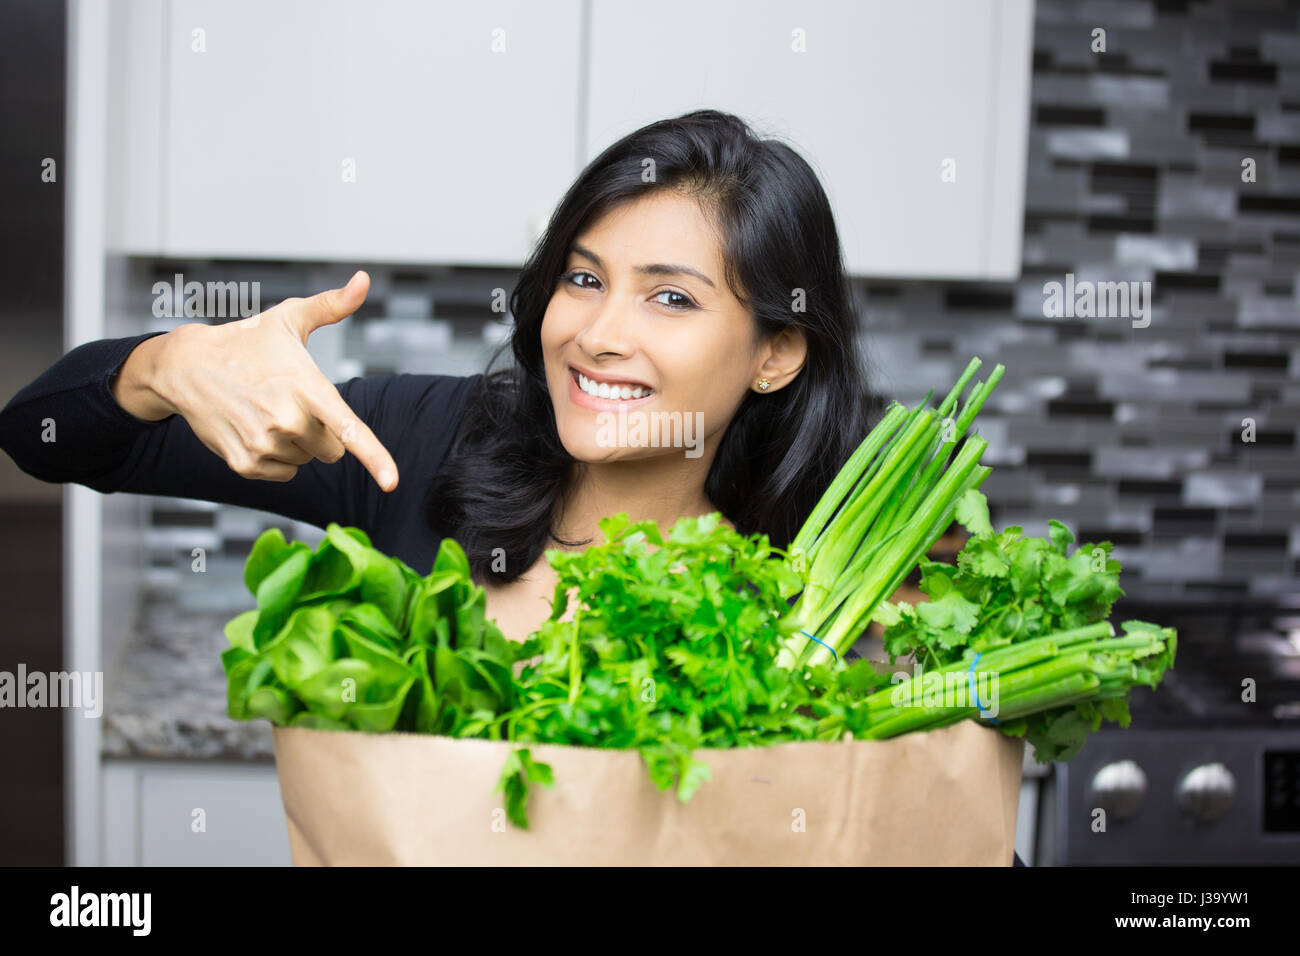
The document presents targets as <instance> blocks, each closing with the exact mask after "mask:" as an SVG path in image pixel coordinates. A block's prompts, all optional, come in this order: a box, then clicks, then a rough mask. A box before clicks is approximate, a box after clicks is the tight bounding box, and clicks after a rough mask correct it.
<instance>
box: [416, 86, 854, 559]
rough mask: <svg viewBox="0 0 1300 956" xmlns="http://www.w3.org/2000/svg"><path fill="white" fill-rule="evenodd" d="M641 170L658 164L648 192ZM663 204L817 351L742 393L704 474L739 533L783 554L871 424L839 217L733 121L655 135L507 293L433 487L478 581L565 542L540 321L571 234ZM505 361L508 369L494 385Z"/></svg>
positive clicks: (541, 247)
mask: <svg viewBox="0 0 1300 956" xmlns="http://www.w3.org/2000/svg"><path fill="white" fill-rule="evenodd" d="M646 159H653V160H654V177H653V178H654V181H653V182H649V183H647V182H645V181H643V168H644V161H645V160H646ZM655 190H676V191H678V192H681V193H684V194H686V195H688V196H694V197H696V198H697V199H699V200H701V201H702V202H704V204H705V208H707V209H708V210H709V211H710V212H711V213H712V214H713V215H714V217H715V221H716V223H717V225H718V226H719V229H720V234H721V235H722V237H723V245H724V248H723V250H722V255H723V261H724V263H725V266H726V271H725V279H726V282H727V285H728V286H729V287H730V289H731V291H732V293H733V294H734V295H735V296H736V297H737V299H738V300H739V301H740V302H741V303H742V304H743V305H744V306H745V307H746V308H747V309H748V310H749V311H750V312H751V314H752V315H753V317H754V321H755V322H756V323H757V326H758V329H759V331H760V333H761V334H765V335H770V334H775V333H777V332H779V331H781V330H782V329H783V328H785V327H787V326H789V325H795V326H798V327H800V328H801V329H802V330H803V332H804V335H805V336H806V338H807V342H808V355H807V359H806V361H805V363H804V367H803V369H802V370H801V371H800V372H799V374H798V375H797V376H796V377H795V379H794V380H793V381H792V382H790V383H789V384H787V385H786V386H785V387H784V388H781V389H779V390H777V391H776V392H773V393H770V394H766V395H763V394H758V393H755V392H753V391H750V392H748V393H747V394H746V396H745V398H744V399H743V400H742V402H741V404H740V408H739V409H738V410H737V412H736V414H735V416H734V418H733V419H732V421H731V422H730V423H729V424H728V426H727V429H726V431H725V433H724V434H723V437H722V440H721V441H720V443H719V446H718V451H717V454H716V456H715V457H714V460H713V462H712V465H711V467H710V469H709V473H708V477H707V478H706V480H705V486H704V491H705V494H706V495H707V497H708V499H709V501H711V502H713V504H714V505H715V506H717V508H718V509H719V510H720V511H721V512H722V513H723V515H724V516H725V517H726V518H727V519H728V520H729V521H731V523H732V524H733V525H735V527H736V530H738V531H740V532H741V533H742V534H752V533H754V532H765V533H766V534H767V535H768V536H769V538H770V539H771V541H772V543H773V544H774V545H776V546H777V547H786V546H787V545H788V544H789V542H790V540H791V539H793V537H794V535H795V534H796V533H797V532H798V530H799V527H800V526H801V525H802V524H803V522H804V520H805V519H806V518H807V516H808V514H809V512H810V511H811V510H812V508H813V505H815V504H816V502H817V499H818V498H819V497H820V496H821V495H822V493H823V492H824V491H825V490H826V487H827V486H828V485H829V484H830V480H831V478H833V477H834V475H835V473H836V472H837V471H838V470H839V468H840V466H841V465H842V464H843V463H844V462H845V460H847V458H848V456H849V454H850V453H851V452H852V451H853V449H854V448H855V447H857V445H858V443H859V442H860V441H861V440H862V438H863V437H864V436H865V435H866V433H867V430H868V429H869V427H870V425H871V423H872V420H873V419H874V417H875V416H876V414H877V413H878V404H879V402H878V399H875V398H874V397H873V396H872V395H871V394H870V392H869V390H868V388H867V383H866V377H865V370H864V367H863V363H862V357H861V354H860V346H859V344H858V339H857V334H856V325H857V323H856V317H855V314H854V311H853V307H852V302H851V297H850V290H849V285H848V281H847V278H846V276H845V274H844V266H843V260H842V257H841V253H840V244H839V236H838V234H837V232H836V229H835V220H834V217H833V215H832V213H831V207H830V202H829V201H828V200H827V198H826V193H825V191H824V190H823V189H822V186H821V184H820V183H819V182H818V180H817V176H816V174H815V173H814V172H813V170H812V169H811V168H810V167H809V165H808V163H807V162H805V161H804V160H803V159H802V158H801V157H800V156H799V155H798V154H797V153H796V152H795V151H794V150H793V149H791V148H790V147H789V146H788V145H786V144H785V143H783V142H780V141H778V140H775V139H761V138H759V137H758V136H756V135H755V133H754V132H753V130H751V129H750V128H749V126H747V125H746V124H745V122H744V121H742V120H741V119H740V118H739V117H736V116H733V115H731V114H729V113H723V112H719V111H717V110H697V111H695V112H692V113H687V114H685V115H683V116H679V117H676V118H675V119H666V120H662V121H659V122H656V123H651V124H650V125H649V126H645V127H643V128H641V129H639V130H637V131H635V132H633V133H629V134H628V135H627V136H625V137H623V138H622V139H620V140H619V141H618V142H616V143H614V144H613V145H612V146H610V147H609V148H607V149H606V150H605V151H604V152H602V153H601V154H600V155H599V156H597V157H596V158H595V159H594V160H592V161H591V163H590V164H589V165H588V166H587V168H586V169H584V170H583V171H582V173H581V175H579V176H578V178H577V180H576V181H575V182H574V183H573V185H572V186H570V187H569V190H568V192H567V193H566V194H565V195H564V198H563V199H562V200H561V201H560V204H559V206H558V207H557V208H556V210H555V212H554V214H553V215H552V216H551V220H550V223H549V224H548V226H547V229H546V232H545V234H544V235H543V236H542V237H541V238H540V239H539V240H538V243H537V245H536V247H535V248H534V250H533V252H532V254H531V255H530V256H529V259H528V261H527V262H526V263H525V265H524V268H523V271H522V272H521V273H520V276H519V282H518V285H516V287H515V289H514V292H513V293H512V294H511V297H510V311H511V313H512V314H513V316H514V322H515V324H514V331H513V334H512V336H511V337H510V339H509V340H508V342H506V343H503V345H502V347H501V348H500V349H498V350H497V352H496V354H494V355H493V357H492V361H491V362H489V364H488V372H487V373H486V374H485V376H484V377H483V378H482V379H481V380H480V381H479V383H478V386H477V387H476V388H475V390H474V392H473V393H472V394H471V395H470V397H469V400H468V405H467V407H466V411H465V415H464V417H463V419H462V421H461V424H460V427H459V429H458V432H457V436H456V439H455V443H454V445H453V447H452V450H451V451H450V452H449V454H448V458H447V460H446V461H445V462H444V465H443V467H442V468H440V469H439V472H438V474H437V475H436V476H434V478H433V480H432V481H431V482H430V486H429V491H428V494H427V497H426V499H425V519H426V520H427V521H428V522H429V525H430V527H431V528H432V529H433V530H434V531H435V532H437V533H438V534H439V535H441V536H451V537H454V538H455V539H456V540H457V541H459V542H460V544H461V545H462V546H463V547H464V548H465V551H466V553H467V555H468V556H469V559H470V565H471V569H472V572H473V575H474V577H475V578H476V579H478V580H492V581H496V582H498V583H506V582H509V581H513V580H515V579H516V578H518V577H519V576H520V575H521V574H523V573H524V572H525V571H527V570H528V569H529V568H531V567H532V566H533V564H534V563H535V562H536V561H537V560H538V558H540V557H541V555H542V553H543V552H544V551H545V550H546V548H547V547H549V546H551V542H552V539H553V538H554V540H557V541H558V540H559V539H558V538H556V537H555V527H554V525H555V522H556V519H557V518H559V506H560V505H561V503H562V501H563V497H564V494H565V491H566V483H567V481H568V479H569V476H570V473H571V466H572V465H573V463H574V459H573V458H572V457H571V456H570V455H569V453H568V452H567V451H566V450H565V449H564V446H563V445H562V444H561V442H560V437H559V433H558V432H557V430H556V427H555V413H554V409H553V407H552V405H551V398H550V393H549V391H548V389H547V384H546V373H545V369H544V367H543V357H542V345H541V327H542V318H543V316H544V315H545V313H546V307H547V304H548V303H549V302H550V299H551V295H552V294H553V293H554V291H555V285H556V281H557V279H558V278H559V276H560V275H561V274H562V273H563V271H564V267H565V265H566V259H567V256H568V254H569V251H570V246H571V245H572V243H573V242H574V240H575V238H576V237H577V235H578V234H579V233H581V232H582V231H583V229H584V228H586V227H587V225H588V224H590V223H592V222H594V221H595V220H596V219H598V218H599V217H600V216H601V215H603V214H604V213H606V212H608V211H609V210H611V209H613V208H614V207H616V206H618V205H619V204H621V203H625V202H628V201H630V200H634V199H638V198H641V197H644V196H646V195H647V193H649V192H651V191H655ZM797 290H803V296H804V299H803V302H802V310H801V309H800V308H798V307H797V306H798V305H799V304H800V303H799V299H798V294H797ZM506 348H509V349H510V350H511V351H512V352H513V353H514V359H515V361H514V365H513V367H510V368H503V369H498V370H497V371H492V370H491V369H492V366H493V365H494V364H495V363H496V361H497V359H498V358H500V356H501V354H502V352H503V351H504V350H505V349H506ZM562 543H563V544H565V545H566V546H575V545H582V544H585V543H587V542H581V541H579V542H568V541H565V542H562ZM496 549H501V550H500V551H497V550H496ZM494 553H495V554H496V555H497V557H498V558H500V557H501V556H503V555H504V557H505V560H504V562H502V561H500V560H498V561H496V562H494V560H493V556H494ZM494 563H495V565H496V566H495V567H494ZM502 563H504V570H501V565H502Z"/></svg>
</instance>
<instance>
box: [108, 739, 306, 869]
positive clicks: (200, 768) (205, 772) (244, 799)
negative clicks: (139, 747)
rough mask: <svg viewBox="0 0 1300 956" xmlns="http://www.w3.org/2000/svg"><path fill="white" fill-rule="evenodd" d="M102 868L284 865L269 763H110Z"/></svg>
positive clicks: (285, 844) (283, 836)
mask: <svg viewBox="0 0 1300 956" xmlns="http://www.w3.org/2000/svg"><path fill="white" fill-rule="evenodd" d="M102 781H103V787H104V790H103V793H104V802H103V814H104V819H103V826H102V830H101V832H102V833H103V840H104V848H103V862H104V864H105V865H107V866H289V865H291V864H292V862H293V861H292V859H291V857H290V854H289V833H288V829H287V827H286V824H285V818H284V804H283V803H282V802H281V800H280V781H279V779H278V778H277V777H276V774H275V765H274V764H269V763H268V764H256V763H239V762H234V761H214V762H202V763H200V762H197V761H195V762H183V761H159V760H120V759H108V760H105V761H104V765H103V776H102Z"/></svg>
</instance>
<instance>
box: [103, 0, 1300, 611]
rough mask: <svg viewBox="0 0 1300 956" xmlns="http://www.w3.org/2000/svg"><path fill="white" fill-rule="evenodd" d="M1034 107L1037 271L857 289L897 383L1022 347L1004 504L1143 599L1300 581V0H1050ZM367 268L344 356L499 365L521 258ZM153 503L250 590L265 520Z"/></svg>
mask: <svg viewBox="0 0 1300 956" xmlns="http://www.w3.org/2000/svg"><path fill="white" fill-rule="evenodd" d="M1098 28H1100V29H1103V30H1105V41H1106V52H1104V53H1103V52H1094V51H1093V49H1092V47H1093V45H1094V42H1095V41H1094V32H1093V31H1094V30H1096V29H1098ZM1032 100H1033V102H1032V114H1031V127H1030V139H1029V162H1028V174H1027V197H1026V209H1025V233H1024V264H1025V265H1024V273H1023V276H1022V278H1021V280H1020V281H1019V282H1016V283H988V284H967V283H937V282H888V283H887V282H879V281H872V282H865V281H863V282H859V283H858V284H857V286H858V288H857V292H858V295H859V300H860V302H861V305H862V318H863V335H864V337H865V339H866V342H867V348H868V352H869V354H870V355H871V356H872V360H873V366H874V368H875V370H876V371H875V377H874V379H873V384H874V387H875V388H876V389H877V390H878V391H880V392H881V393H882V394H886V395H889V396H891V397H896V398H898V399H899V400H901V401H905V402H911V401H915V400H917V399H919V398H921V397H922V396H923V394H924V392H925V391H926V390H927V389H928V388H930V387H932V386H933V387H936V388H942V387H944V385H945V384H946V383H950V382H951V381H953V380H954V379H955V377H956V375H957V374H958V372H959V371H960V368H961V367H962V366H963V365H964V364H965V362H966V359H967V358H968V357H969V356H971V355H979V356H980V357H981V358H983V359H984V361H985V363H986V367H992V365H993V363H995V362H1003V363H1004V364H1006V365H1007V367H1008V372H1007V375H1006V378H1005V379H1004V380H1003V382H1002V384H1001V385H1000V386H999V388H998V391H997V393H995V398H994V401H993V402H992V404H991V406H989V407H988V408H987V409H986V411H985V412H984V413H983V414H982V415H981V422H982V425H981V429H980V430H981V433H982V434H983V435H984V436H985V437H986V438H988V439H989V440H990V442H991V445H990V449H989V452H988V453H987V455H986V459H985V460H986V462H988V463H990V464H993V465H995V471H994V474H993V476H992V477H991V478H990V479H989V480H988V482H987V483H986V485H985V488H984V490H985V491H986V492H987V493H988V495H989V497H990V501H991V504H992V506H993V509H994V520H995V522H997V523H998V524H999V525H1006V524H1021V525H1023V526H1024V527H1025V528H1026V531H1027V532H1029V533H1033V534H1042V533H1045V531H1046V522H1047V520H1048V519H1049V518H1058V519H1060V520H1063V521H1065V522H1066V523H1067V524H1068V525H1070V526H1071V527H1072V528H1074V529H1075V530H1076V531H1077V532H1079V533H1080V534H1081V536H1082V537H1084V538H1088V539H1092V540H1098V539H1103V538H1104V539H1108V540H1111V541H1113V542H1115V543H1116V545H1117V551H1116V555H1117V557H1119V558H1120V559H1121V560H1122V561H1123V563H1124V567H1125V586H1126V588H1127V589H1128V592H1129V594H1130V596H1135V597H1140V598H1142V599H1144V600H1150V601H1156V602H1159V601H1170V602H1174V603H1177V602H1180V601H1204V600H1219V601H1241V602H1245V601H1254V600H1258V599H1271V598H1273V597H1277V596H1284V595H1287V594H1292V595H1294V594H1295V593H1297V592H1300V528H1297V521H1296V517H1297V514H1298V513H1300V453H1298V451H1297V444H1296V443H1297V425H1298V423H1300V3H1298V2H1296V0H1288V2H1281V0H1279V2H1271V3H1270V2H1253V3H1252V2H1225V0H1216V2H1209V3H1207V2H1190V0H1158V2H1104V3H1103V2H1081V3H1079V2H1070V0H1039V2H1038V3H1037V6H1036V25H1035V39H1034V62H1033V90H1032ZM1247 159H1248V160H1252V161H1253V163H1252V164H1250V165H1253V171H1254V180H1253V181H1243V160H1247ZM368 268H369V271H370V272H371V275H372V279H373V284H372V293H371V296H370V298H369V300H368V302H367V304H366V306H365V307H363V309H362V310H361V312H360V313H359V314H358V315H357V316H356V317H354V318H353V319H349V320H347V321H346V322H344V323H342V325H341V326H340V327H339V332H338V333H337V335H335V336H334V338H333V339H332V340H330V341H328V342H327V344H326V345H325V346H324V347H323V348H324V349H325V350H326V352H327V354H326V356H325V358H324V359H323V360H322V362H321V364H322V368H323V370H325V371H326V373H327V374H329V375H331V377H332V378H333V379H334V380H336V381H338V380H342V379H343V378H346V377H349V376H351V375H355V374H375V373H380V372H387V371H412V372H418V371H425V372H429V371H432V372H449V373H454V374H470V373H472V372H474V371H479V370H481V369H482V366H483V363H484V361H485V359H486V356H487V354H488V351H489V348H490V343H491V342H492V341H493V340H495V339H496V338H498V337H499V336H500V334H501V331H502V330H501V327H500V326H498V325H497V324H496V323H495V321H494V320H495V319H496V318H497V317H496V316H493V315H492V314H491V313H490V312H488V311H487V310H486V309H485V308H484V307H483V306H482V305H481V303H484V302H486V301H488V295H487V290H490V289H492V288H494V287H498V286H500V287H504V288H507V289H509V288H510V287H511V286H512V276H511V274H510V273H509V272H493V271H489V270H464V269H461V270H448V269H430V270H425V271H420V270H407V269H403V270H391V269H388V268H385V267H383V266H382V265H376V266H371V267H368ZM130 269H131V278H130V283H131V285H133V286H134V287H135V288H136V290H137V294H142V293H141V290H143V289H147V288H148V285H149V284H150V283H151V282H152V281H153V278H154V277H155V275H156V276H157V277H158V278H170V276H171V275H172V273H174V272H176V271H184V272H185V273H186V278H187V279H188V278H197V279H199V280H200V281H205V280H206V279H209V278H212V279H227V278H230V277H231V276H232V275H236V274H237V275H238V277H239V278H241V279H253V278H261V280H262V282H263V296H264V298H265V299H267V300H275V299H278V298H281V297H284V296H287V295H298V294H303V290H304V289H313V288H326V287H328V286H330V285H338V284H341V283H342V281H344V280H345V279H346V273H345V271H340V270H333V269H329V268H323V267H319V266H311V265H304V264H294V263H283V264H272V263H260V264H256V265H250V264H236V263H189V262H186V263H175V262H139V261H136V262H133V263H131V264H130ZM1067 274H1068V275H1071V276H1072V277H1073V278H1072V279H1070V280H1067ZM1067 281H1069V282H1072V283H1074V285H1075V287H1076V288H1082V287H1083V285H1084V284H1086V283H1105V282H1125V283H1130V282H1136V283H1149V284H1150V285H1149V286H1148V287H1147V288H1149V289H1150V292H1151V300H1150V304H1151V308H1150V312H1149V316H1148V319H1149V324H1146V325H1145V327H1134V324H1135V320H1134V318H1133V317H1132V316H1131V310H1130V314H1129V315H1114V314H1108V315H1105V316H1102V317H1087V318H1083V317H1073V316H1064V317H1055V318H1054V317H1050V314H1049V313H1050V312H1051V310H1049V309H1048V308H1047V307H1046V305H1047V302H1046V300H1047V296H1046V295H1045V293H1044V286H1045V284H1046V283H1050V282H1060V283H1062V284H1063V285H1064V284H1065V283H1067ZM1114 304H1115V303H1113V302H1112V303H1111V305H1112V306H1113V305H1114ZM137 314H138V313H137ZM1138 324H1142V323H1141V322H1140V321H1139V322H1138ZM128 331H129V330H128ZM128 331H123V332H121V333H120V334H128ZM325 331H326V330H322V332H325ZM320 336H321V332H318V333H316V335H315V336H313V347H315V345H316V339H317V337H320ZM331 356H332V358H331ZM886 370H888V372H887V371H886ZM1245 419H1251V420H1252V421H1253V422H1254V441H1253V442H1246V441H1243V427H1244V426H1243V420H1245ZM150 501H151V503H152V509H153V515H152V525H153V527H152V531H151V537H150V539H149V544H150V553H151V556H152V562H153V565H154V567H153V571H152V574H153V575H154V579H155V583H157V584H160V585H165V586H169V587H179V586H181V584H182V581H183V578H184V577H185V576H186V575H185V571H186V569H187V567H188V552H189V548H191V547H194V546H196V545H198V544H201V543H202V542H200V541H198V540H196V537H195V536H196V535H199V536H202V537H204V539H205V540H207V541H208V543H209V544H210V545H211V547H212V548H213V549H214V551H213V553H217V552H221V553H223V554H224V555H225V559H224V560H225V561H226V566H225V567H224V569H223V570H222V572H221V575H222V577H223V579H225V578H228V579H229V581H230V583H231V585H232V588H231V590H230V592H229V595H230V599H231V600H233V601H234V605H235V606H240V605H242V604H243V603H244V601H245V598H244V597H243V596H242V594H240V592H239V588H238V580H239V574H238V571H239V568H240V567H241V566H242V560H243V555H244V554H246V552H247V548H248V546H249V545H250V544H251V542H252V539H253V538H254V537H255V536H256V534H257V533H258V532H259V531H260V530H261V529H262V528H263V527H265V526H267V525H268V524H269V523H272V522H271V521H269V520H268V518H267V516H265V515H261V514H259V513H256V512H243V511H242V510H241V509H235V508H227V507H220V508H218V507H215V506H204V505H203V504H202V503H191V502H179V501H176V500H173V499H150ZM286 530H292V532H293V533H294V534H296V535H298V536H299V537H300V538H302V539H304V540H308V541H314V540H315V538H316V537H317V536H319V534H320V532H319V531H317V530H316V529H312V528H310V527H307V526H298V527H294V528H290V527H289V526H286ZM190 577H191V579H192V577H193V576H190ZM214 583H215V582H214V581H213V580H212V578H211V577H209V578H208V579H207V581H206V582H205V587H204V590H205V591H206V592H207V596H206V598H204V600H208V601H211V600H215V599H216V598H215V597H214V592H213V589H212V588H213V585H214ZM192 586H196V585H189V586H187V587H192ZM225 599H227V598H225V597H223V598H222V600H225Z"/></svg>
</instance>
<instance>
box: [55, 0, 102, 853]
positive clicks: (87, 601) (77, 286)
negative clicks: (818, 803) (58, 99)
mask: <svg viewBox="0 0 1300 956" xmlns="http://www.w3.org/2000/svg"><path fill="white" fill-rule="evenodd" d="M108 22H109V6H108V4H106V3H97V2H94V0H69V3H68V48H67V52H68V60H67V66H68V74H67V76H68V98H67V150H66V153H65V154H64V160H63V164H62V165H63V176H64V180H63V181H64V184H65V187H66V196H67V199H66V206H65V209H64V217H65V218H64V226H65V229H66V233H65V239H64V250H65V253H66V258H65V264H64V295H65V305H64V320H63V334H64V338H63V341H64V351H67V350H69V349H71V348H74V347H75V346H77V345H81V344H82V343H85V342H90V341H94V340H95V339H100V338H103V337H104V252H105V244H104V215H105V203H104V200H105V161H106V157H107V155H108V152H107V149H106V146H107V113H108V94H107V90H108V66H109V64H108ZM101 511H102V509H101V501H100V496H99V495H98V493H96V492H95V491H92V490H91V489H90V488H87V487H85V486H83V485H77V484H72V483H68V484H65V485H64V486H63V548H64V551H63V615H64V617H63V620H64V634H63V669H64V670H65V671H80V672H86V671H92V672H93V671H99V670H101V669H102V667H101V662H100V646H101V645H100V618H101V614H100V609H101V584H102V578H101V571H102V567H101V563H102V555H103V542H102V537H103V528H102V523H101ZM63 721H64V723H63V747H64V749H63V773H64V777H63V792H64V838H65V841H66V842H65V859H66V861H67V862H68V863H70V864H72V865H74V866H98V865H99V862H100V857H101V853H100V766H99V746H100V722H99V720H86V719H85V718H84V717H83V716H82V715H81V711H80V710H78V709H77V708H67V709H66V710H65V711H64V716H63Z"/></svg>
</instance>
